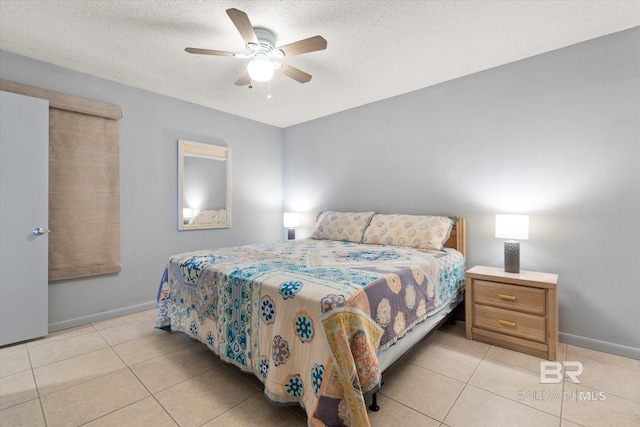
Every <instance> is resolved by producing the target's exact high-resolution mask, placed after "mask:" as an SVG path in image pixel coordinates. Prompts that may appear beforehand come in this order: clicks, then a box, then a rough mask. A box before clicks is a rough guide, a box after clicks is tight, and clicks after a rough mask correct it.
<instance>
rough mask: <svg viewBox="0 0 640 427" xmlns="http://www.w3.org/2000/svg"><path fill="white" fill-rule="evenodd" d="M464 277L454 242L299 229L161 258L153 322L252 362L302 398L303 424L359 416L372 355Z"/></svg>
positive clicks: (291, 398) (271, 383) (281, 398)
mask: <svg viewBox="0 0 640 427" xmlns="http://www.w3.org/2000/svg"><path fill="white" fill-rule="evenodd" d="M463 285H464V259H463V257H462V255H461V254H460V253H459V252H457V251H455V250H452V249H446V250H445V251H443V252H439V251H429V250H416V249H411V248H405V247H395V246H379V245H363V244H356V243H348V242H336V241H329V240H310V239H308V240H292V241H288V242H279V243H273V244H264V245H247V246H240V247H235V248H224V249H216V250H211V251H198V252H190V253H184V254H179V255H175V256H173V257H171V259H170V260H169V263H168V265H167V267H166V269H165V272H164V275H163V277H162V281H161V283H160V288H159V290H158V297H157V299H158V314H157V318H156V327H158V328H164V329H168V328H170V329H171V330H173V331H180V332H184V333H186V334H188V335H189V336H191V337H193V338H195V339H197V340H199V341H201V342H203V343H205V344H206V345H207V346H208V347H209V348H210V349H211V350H213V351H214V352H215V353H216V354H218V355H219V356H220V358H221V359H222V360H225V361H227V362H229V363H233V364H235V365H236V366H238V367H240V369H242V370H244V371H248V372H253V373H254V374H255V375H256V376H257V377H258V378H259V379H260V380H261V381H262V382H263V383H264V385H265V391H264V392H265V394H266V395H267V397H268V398H269V399H270V400H271V401H273V402H274V403H278V404H300V405H301V406H302V407H304V408H305V410H306V412H307V415H308V424H309V425H311V426H342V425H346V426H366V425H369V420H368V417H367V409H366V404H365V400H364V395H366V394H368V393H371V392H373V391H375V390H377V389H378V388H379V386H380V379H381V377H380V371H379V369H378V361H377V357H376V353H377V352H378V351H380V350H382V349H383V348H386V347H388V346H389V345H392V344H393V343H394V342H395V341H396V340H397V339H398V338H400V337H402V336H403V335H404V334H405V333H406V332H407V331H408V330H410V329H411V328H412V327H413V326H414V325H415V324H416V323H418V322H420V321H422V320H424V319H425V318H426V317H428V315H429V313H431V312H433V311H434V310H437V309H438V308H440V307H441V306H442V305H443V304H445V303H446V302H447V301H448V300H449V299H450V297H451V296H453V295H455V294H456V293H457V292H458V291H459V289H460V288H461V287H462V286H463Z"/></svg>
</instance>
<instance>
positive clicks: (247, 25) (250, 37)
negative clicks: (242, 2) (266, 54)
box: [227, 8, 258, 44]
mask: <svg viewBox="0 0 640 427" xmlns="http://www.w3.org/2000/svg"><path fill="white" fill-rule="evenodd" d="M227 15H229V18H231V22H233V25H235V26H236V28H237V29H238V31H239V32H240V35H241V36H242V38H243V39H244V41H245V42H247V43H255V44H258V37H257V36H256V33H255V31H253V25H251V21H249V17H248V16H247V14H246V13H244V12H243V11H241V10H238V9H233V8H232V9H227Z"/></svg>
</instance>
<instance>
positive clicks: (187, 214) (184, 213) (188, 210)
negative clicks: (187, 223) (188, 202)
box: [182, 208, 193, 218]
mask: <svg viewBox="0 0 640 427" xmlns="http://www.w3.org/2000/svg"><path fill="white" fill-rule="evenodd" d="M192 215H193V210H191V208H184V209H182V217H183V218H191V216H192Z"/></svg>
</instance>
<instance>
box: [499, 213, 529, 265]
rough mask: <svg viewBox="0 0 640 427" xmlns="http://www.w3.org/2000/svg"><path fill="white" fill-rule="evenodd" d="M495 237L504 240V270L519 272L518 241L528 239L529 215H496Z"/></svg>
mask: <svg viewBox="0 0 640 427" xmlns="http://www.w3.org/2000/svg"><path fill="white" fill-rule="evenodd" d="M496 238H497V239H509V240H507V241H506V242H504V271H505V272H507V273H520V242H517V241H516V240H528V239H529V215H496Z"/></svg>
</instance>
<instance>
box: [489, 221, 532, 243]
mask: <svg viewBox="0 0 640 427" xmlns="http://www.w3.org/2000/svg"><path fill="white" fill-rule="evenodd" d="M496 238H498V239H512V240H528V239H529V215H496Z"/></svg>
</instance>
